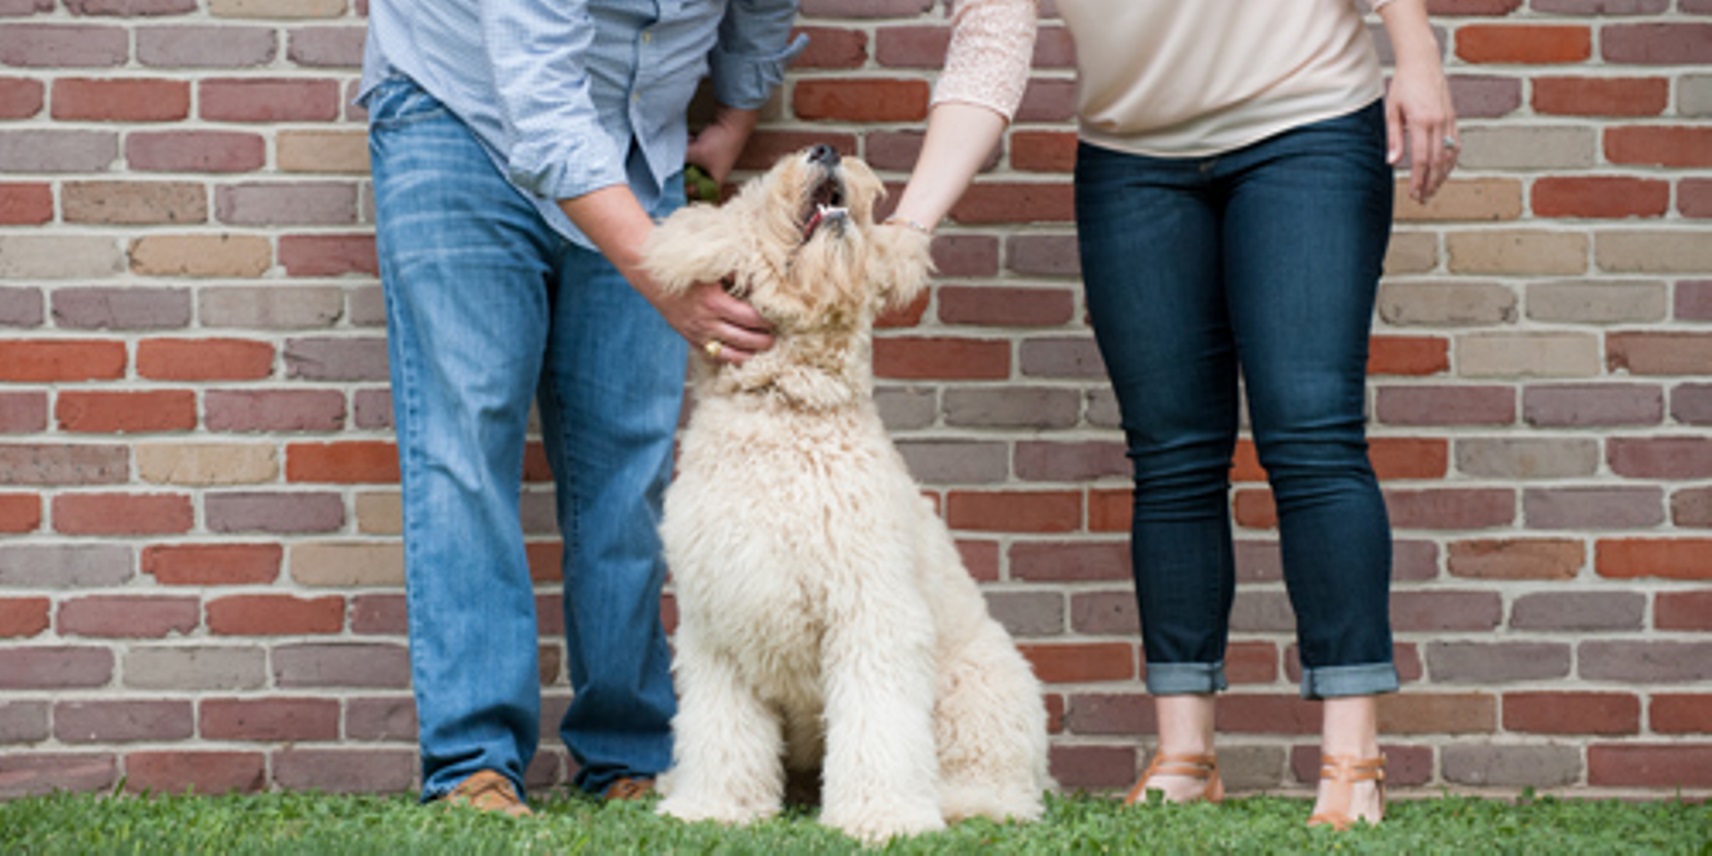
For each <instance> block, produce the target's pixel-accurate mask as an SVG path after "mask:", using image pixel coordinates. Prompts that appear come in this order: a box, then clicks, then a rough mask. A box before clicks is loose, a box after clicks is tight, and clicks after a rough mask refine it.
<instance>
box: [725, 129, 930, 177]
mask: <svg viewBox="0 0 1712 856" xmlns="http://www.w3.org/2000/svg"><path fill="white" fill-rule="evenodd" d="M820 143H824V144H826V145H829V146H831V147H833V148H835V149H837V150H838V153H839V154H841V155H844V156H845V157H852V156H854V155H855V154H856V151H857V145H856V137H855V135H853V134H847V133H841V132H836V131H830V130H813V131H789V130H772V129H767V128H762V129H757V130H756V131H755V133H754V134H753V135H751V136H750V137H749V143H748V144H747V145H745V146H744V147H743V154H742V155H741V156H739V157H738V159H737V168H738V169H744V170H756V171H764V170H767V169H769V168H771V167H772V166H773V163H774V162H775V161H777V160H778V159H779V158H782V157H784V156H785V155H789V154H794V153H796V152H800V151H802V150H803V149H806V148H808V147H810V146H813V145H816V144H820ZM868 163H869V165H870V166H872V165H874V162H873V160H872V156H871V155H870V159H869V161H868ZM904 168H905V169H907V168H908V167H904Z"/></svg>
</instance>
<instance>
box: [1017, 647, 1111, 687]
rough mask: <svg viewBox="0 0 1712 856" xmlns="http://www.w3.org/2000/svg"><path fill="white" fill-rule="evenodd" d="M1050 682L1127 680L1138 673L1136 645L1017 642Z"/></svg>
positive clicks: (1036, 671) (1035, 668)
mask: <svg viewBox="0 0 1712 856" xmlns="http://www.w3.org/2000/svg"><path fill="white" fill-rule="evenodd" d="M1017 647H1018V648H1019V649H1020V650H1021V651H1022V655H1023V656H1024V657H1027V658H1028V662H1029V664H1030V665H1031V666H1033V667H1034V674H1035V676H1036V677H1038V678H1040V679H1041V680H1042V681H1044V682H1046V683H1049V684H1080V683H1092V682H1096V681H1128V680H1134V679H1135V677H1136V671H1135V669H1136V664H1135V659H1136V651H1135V645H1134V644H1133V643H1129V642H1081V643H1074V644H1063V643H1058V644H1048V643H1031V644H1025V645H1019V646H1017Z"/></svg>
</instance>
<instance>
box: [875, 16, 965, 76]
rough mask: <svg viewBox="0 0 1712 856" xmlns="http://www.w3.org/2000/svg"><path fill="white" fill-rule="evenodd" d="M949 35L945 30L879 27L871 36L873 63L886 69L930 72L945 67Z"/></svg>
mask: <svg viewBox="0 0 1712 856" xmlns="http://www.w3.org/2000/svg"><path fill="white" fill-rule="evenodd" d="M950 42H951V31H950V30H949V29H947V28H945V27H916V26H903V27H881V28H879V29H878V30H877V31H876V32H875V36H874V60H875V61H876V62H877V63H879V64H880V65H882V66H885V67H887V68H932V69H937V68H940V67H942V66H943V65H944V64H945V49H946V46H947V45H949V44H950Z"/></svg>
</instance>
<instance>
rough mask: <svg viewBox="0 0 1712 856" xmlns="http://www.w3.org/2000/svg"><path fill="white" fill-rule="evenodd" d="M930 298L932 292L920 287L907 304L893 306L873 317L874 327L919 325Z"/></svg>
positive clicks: (879, 328) (892, 327) (894, 327)
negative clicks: (918, 291)
mask: <svg viewBox="0 0 1712 856" xmlns="http://www.w3.org/2000/svg"><path fill="white" fill-rule="evenodd" d="M932 298H933V294H932V292H931V291H930V290H929V289H925V288H924V289H922V290H921V293H920V294H917V295H916V296H915V299H914V300H911V301H910V302H909V305H907V306H893V307H891V308H889V309H886V310H884V311H882V312H881V313H880V314H879V316H878V317H876V318H875V319H874V329H876V330H891V329H898V328H903V327H915V326H919V325H920V324H921V318H922V316H923V315H926V314H927V305H928V304H929V303H931V302H932Z"/></svg>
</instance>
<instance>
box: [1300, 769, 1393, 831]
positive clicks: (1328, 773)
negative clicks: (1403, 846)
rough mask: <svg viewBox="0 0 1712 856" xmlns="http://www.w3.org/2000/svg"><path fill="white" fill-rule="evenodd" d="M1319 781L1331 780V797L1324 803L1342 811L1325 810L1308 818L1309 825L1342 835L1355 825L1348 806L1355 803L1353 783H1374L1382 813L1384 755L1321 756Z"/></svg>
mask: <svg viewBox="0 0 1712 856" xmlns="http://www.w3.org/2000/svg"><path fill="white" fill-rule="evenodd" d="M1320 778H1321V779H1330V780H1331V781H1332V783H1333V784H1332V793H1331V798H1330V799H1328V800H1327V801H1326V802H1327V803H1329V804H1331V805H1334V806H1336V805H1341V806H1342V808H1328V809H1326V810H1325V811H1322V812H1320V813H1318V814H1316V815H1314V816H1313V817H1310V818H1308V825H1309V826H1330V827H1331V828H1333V829H1335V830H1337V831H1339V832H1343V831H1344V830H1346V829H1349V828H1350V827H1352V826H1354V825H1355V818H1354V817H1353V816H1352V815H1351V814H1350V806H1349V804H1350V803H1351V802H1353V801H1354V800H1355V783H1356V782H1367V781H1371V782H1373V786H1374V787H1376V788H1378V789H1379V813H1380V814H1384V813H1385V756H1384V755H1380V756H1379V757H1377V758H1357V757H1355V756H1354V755H1321V756H1320Z"/></svg>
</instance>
